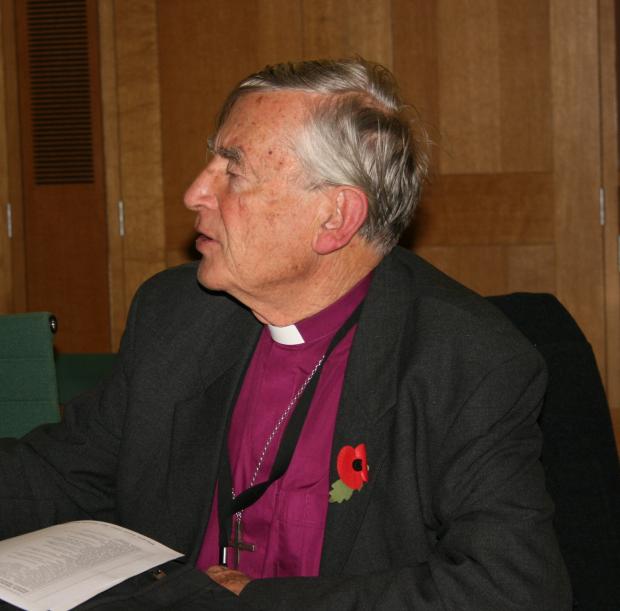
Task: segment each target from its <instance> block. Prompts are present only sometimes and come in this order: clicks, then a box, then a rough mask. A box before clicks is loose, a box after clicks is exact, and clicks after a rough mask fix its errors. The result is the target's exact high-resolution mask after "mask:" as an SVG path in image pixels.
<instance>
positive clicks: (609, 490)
mask: <svg viewBox="0 0 620 611" xmlns="http://www.w3.org/2000/svg"><path fill="white" fill-rule="evenodd" d="M488 300H489V301H490V302H492V303H493V304H495V306H497V307H498V308H499V309H500V310H502V311H503V312H504V314H505V315H506V316H507V317H508V318H509V319H510V320H511V321H512V322H513V323H514V325H515V326H516V327H517V328H518V329H519V330H520V331H521V332H522V333H523V334H524V335H525V336H526V337H527V338H528V339H529V340H530V341H531V342H532V343H533V344H534V345H535V346H536V348H537V349H538V350H539V352H540V353H541V354H542V356H543V357H544V359H545V361H546V363H547V367H548V370H549V385H548V389H547V394H546V396H545V402H544V406H543V410H542V413H541V416H540V426H541V428H542V432H543V452H542V463H543V466H544V468H545V472H546V477H547V488H548V490H549V493H550V495H551V497H552V498H553V500H554V502H555V504H556V514H555V521H554V523H555V528H556V532H557V535H558V539H559V542H560V547H561V549H562V553H563V555H564V559H565V561H566V565H567V567H568V572H569V574H570V578H571V582H572V585H573V595H574V600H575V603H574V604H575V608H576V609H579V610H580V611H619V610H620V468H619V466H618V454H617V450H616V445H615V440H614V435H613V429H612V426H611V420H610V416H609V409H608V406H607V400H606V398H605V392H604V390H603V386H602V383H601V379H600V375H599V372H598V369H597V366H596V362H595V360H594V354H593V353H592V349H591V347H590V344H589V343H588V341H587V340H586V338H585V337H584V335H583V333H582V332H581V330H580V329H579V327H578V326H577V323H576V322H575V321H574V320H573V318H572V317H571V315H570V314H569V313H568V312H567V311H566V309H565V308H564V307H563V306H562V304H561V303H560V302H559V301H558V300H557V299H556V298H555V297H553V296H552V295H546V294H534V293H514V294H512V295H501V296H497V297H489V298H488Z"/></svg>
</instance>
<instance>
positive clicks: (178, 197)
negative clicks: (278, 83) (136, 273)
mask: <svg viewBox="0 0 620 611" xmlns="http://www.w3.org/2000/svg"><path fill="white" fill-rule="evenodd" d="M157 8H158V23H159V66H160V81H161V109H162V141H163V157H162V163H163V178H164V193H165V201H166V207H165V214H166V217H165V222H166V244H167V245H166V264H167V265H173V264H176V263H179V262H181V261H187V260H188V259H190V258H195V257H196V253H195V252H194V251H193V241H194V237H195V236H194V231H193V220H194V214H193V213H191V212H189V211H187V210H185V208H184V207H183V194H184V192H185V190H186V189H187V187H188V186H189V185H190V184H191V182H192V180H193V179H194V178H195V176H196V175H197V174H198V172H199V171H200V170H201V169H202V168H203V166H204V163H205V159H206V150H207V137H208V136H209V135H211V134H212V133H213V130H214V126H215V117H216V114H217V112H218V110H219V108H220V106H221V104H222V103H223V101H224V99H225V97H226V95H227V94H228V93H229V91H230V90H231V89H232V88H233V86H234V85H235V83H237V82H238V81H239V80H240V79H242V78H243V77H245V76H247V75H248V74H250V73H252V72H255V71H257V70H259V69H261V68H262V67H264V66H265V65H267V64H270V63H276V62H281V61H290V60H294V59H301V57H302V49H303V45H302V34H301V8H300V4H299V3H298V2H289V1H288V0H275V1H272V2H269V1H266V0H263V1H255V0H253V1H247V2H246V1H242V0H237V1H235V2H226V3H223V2H219V1H218V0H209V1H204V0H187V1H184V2H182V3H178V2H167V1H165V0H164V1H162V2H159V3H158V4H157Z"/></svg>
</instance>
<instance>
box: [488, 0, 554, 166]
mask: <svg viewBox="0 0 620 611" xmlns="http://www.w3.org/2000/svg"><path fill="white" fill-rule="evenodd" d="M497 15H498V35H499V39H498V42H499V52H498V60H499V71H500V74H499V76H500V79H499V87H500V95H501V98H500V150H501V166H502V171H504V172H552V171H553V157H552V150H551V105H550V103H549V101H550V98H551V80H550V55H549V53H550V49H549V5H548V3H547V2H541V0H519V1H518V2H505V1H504V0H499V1H498V4H497Z"/></svg>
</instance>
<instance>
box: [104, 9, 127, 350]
mask: <svg viewBox="0 0 620 611" xmlns="http://www.w3.org/2000/svg"><path fill="white" fill-rule="evenodd" d="M114 5H115V3H114V0H99V2H98V8H99V39H100V47H101V61H100V69H101V108H102V122H103V146H104V153H105V160H106V164H105V191H106V216H107V222H108V232H107V237H108V282H109V293H110V301H109V303H110V342H111V348H112V350H113V351H117V350H118V348H119V345H120V339H121V335H122V333H123V329H124V327H125V319H126V317H127V310H128V308H129V299H130V297H131V296H129V297H128V296H127V295H126V294H125V252H124V240H123V239H122V237H121V235H120V223H119V209H118V203H119V201H120V200H121V175H120V143H119V108H118V96H117V82H116V68H117V66H116V36H115V34H116V33H115V29H114V28H115V15H114V12H115V11H114V8H115V6H114Z"/></svg>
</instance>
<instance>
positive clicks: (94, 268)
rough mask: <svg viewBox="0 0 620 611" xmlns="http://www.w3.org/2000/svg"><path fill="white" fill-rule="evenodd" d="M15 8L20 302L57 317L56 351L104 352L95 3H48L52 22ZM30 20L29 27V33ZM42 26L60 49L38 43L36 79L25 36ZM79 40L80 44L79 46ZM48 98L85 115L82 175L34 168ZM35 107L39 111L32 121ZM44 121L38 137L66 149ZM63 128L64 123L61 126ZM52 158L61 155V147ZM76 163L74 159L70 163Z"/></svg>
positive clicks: (105, 295) (106, 321)
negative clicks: (73, 72)
mask: <svg viewBox="0 0 620 611" xmlns="http://www.w3.org/2000/svg"><path fill="white" fill-rule="evenodd" d="M15 7H16V22H15V23H16V24H17V30H16V31H17V43H18V44H17V53H18V55H17V57H18V69H19V72H18V74H19V92H20V110H19V116H20V130H21V134H20V135H21V152H22V180H23V190H24V191H23V194H24V196H23V211H24V226H25V230H26V233H25V245H26V248H25V252H26V275H25V278H26V290H27V303H26V307H27V309H28V310H30V311H51V312H53V313H54V314H55V315H56V316H57V318H58V320H59V330H58V333H57V334H56V336H55V340H54V344H55V346H56V348H57V349H58V350H60V351H66V352H83V351H96V352H105V351H108V350H109V349H110V341H109V316H108V287H107V244H106V237H105V227H106V220H105V210H104V194H103V155H102V134H101V117H100V88H99V71H98V66H99V59H98V36H97V27H98V26H97V14H96V4H95V2H93V1H90V2H87V3H85V5H84V6H83V11H84V12H82V11H81V8H80V7H79V6H78V5H73V6H69V7H64V8H63V6H61V5H59V6H58V7H53V9H52V10H54V11H57V12H56V14H55V19H52V18H51V17H50V13H49V12H47V11H43V12H36V11H35V12H32V13H29V12H27V5H26V4H25V3H16V5H15ZM39 8H40V7H39ZM68 11H74V12H71V13H70V12H68ZM30 19H32V29H31V30H30V31H29V27H30V26H29V23H30V21H29V20H30ZM76 24H78V25H77V27H82V28H83V35H84V37H85V38H83V39H82V38H80V37H79V36H76V31H77V30H76ZM46 31H47V32H50V31H53V32H54V35H55V36H56V38H55V44H60V48H62V49H64V52H63V54H62V55H54V54H53V49H54V47H51V46H49V47H48V46H46V45H45V44H43V45H42V47H41V49H40V52H41V53H42V55H37V56H36V57H37V62H39V61H42V62H44V64H43V65H49V66H52V67H53V70H52V68H50V72H49V73H47V72H45V73H43V74H44V76H45V78H39V79H38V80H36V81H35V80H34V79H31V74H30V70H31V66H33V65H35V64H34V55H33V49H34V48H35V45H33V38H32V36H31V34H32V33H33V32H36V33H37V36H38V37H42V40H45V32H46ZM81 40H86V41H87V43H86V44H85V45H82V43H81V42H80V41H81ZM76 41H77V42H76ZM55 48H58V47H55ZM69 50H71V52H69ZM73 53H75V54H79V55H74V54H73ZM48 54H50V55H48ZM75 61H78V62H79V63H78V65H79V66H83V72H82V70H80V74H84V77H83V80H79V78H76V79H74V80H71V79H70V77H69V76H67V77H65V74H64V72H62V71H61V70H60V69H59V66H62V65H63V62H75ZM82 62H83V63H82ZM71 65H74V64H71ZM41 69H42V68H41ZM50 74H51V75H52V76H49V75H50ZM68 74H70V73H68ZM52 77H54V78H52ZM65 78H66V80H65ZM80 78H82V77H80ZM74 91H79V92H80V96H82V95H84V94H86V96H88V97H87V98H86V99H87V101H86V103H85V104H84V103H83V102H82V100H83V98H82V97H74V94H73V92H74ZM50 100H51V101H54V100H64V101H65V102H66V103H67V104H71V105H73V104H77V103H79V104H80V105H82V109H83V110H82V112H85V113H86V114H87V116H89V117H90V121H89V122H87V125H86V129H87V130H88V132H87V136H86V140H85V141H86V142H87V143H88V144H87V146H88V152H89V153H91V154H92V164H89V166H90V170H89V171H88V172H87V173H86V174H85V175H83V176H82V175H81V171H80V172H77V173H76V176H77V175H78V174H80V177H79V178H75V179H73V178H71V174H72V168H71V165H70V164H69V165H67V166H66V168H65V169H66V170H67V174H64V173H63V174H60V175H59V176H58V178H57V179H53V180H50V175H49V174H47V173H45V172H44V173H41V172H40V171H39V170H40V169H38V168H37V166H36V163H35V149H36V146H35V145H36V142H37V141H36V140H35V136H38V137H41V133H42V132H41V129H42V128H41V127H40V126H41V125H42V124H43V123H44V121H43V119H42V117H44V116H49V115H46V114H45V113H44V110H45V108H46V106H45V104H46V103H47V101H50ZM35 112H37V113H40V114H37V115H36V117H38V118H37V119H36V120H35ZM65 116H66V115H65ZM52 117H53V115H52ZM64 120H65V119H64V116H63V117H61V121H64ZM46 125H47V129H48V131H46V132H45V134H47V135H50V134H51V135H52V136H53V138H52V139H51V140H50V142H52V143H54V144H53V145H54V146H59V147H64V146H66V144H62V143H63V142H66V137H65V135H64V134H63V131H62V130H61V129H59V127H58V125H61V124H59V123H53V124H51V125H49V124H46ZM62 125H63V126H65V128H67V127H66V126H67V125H68V124H66V123H62ZM67 129H68V128H67ZM76 133H77V132H76ZM56 137H58V143H56V142H57V141H56ZM76 141H77V140H76ZM62 150H64V149H59V151H62ZM81 150H82V149H81V148H80V149H79V151H81ZM58 157H59V158H60V157H62V155H61V154H60V152H59V155H58ZM37 159H40V157H37ZM53 159H54V156H52V160H53ZM63 163H64V162H63ZM78 166H79V164H77V163H76V164H75V168H77V167H78ZM59 167H60V166H59ZM75 168H73V169H75ZM52 174H55V173H52Z"/></svg>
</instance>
